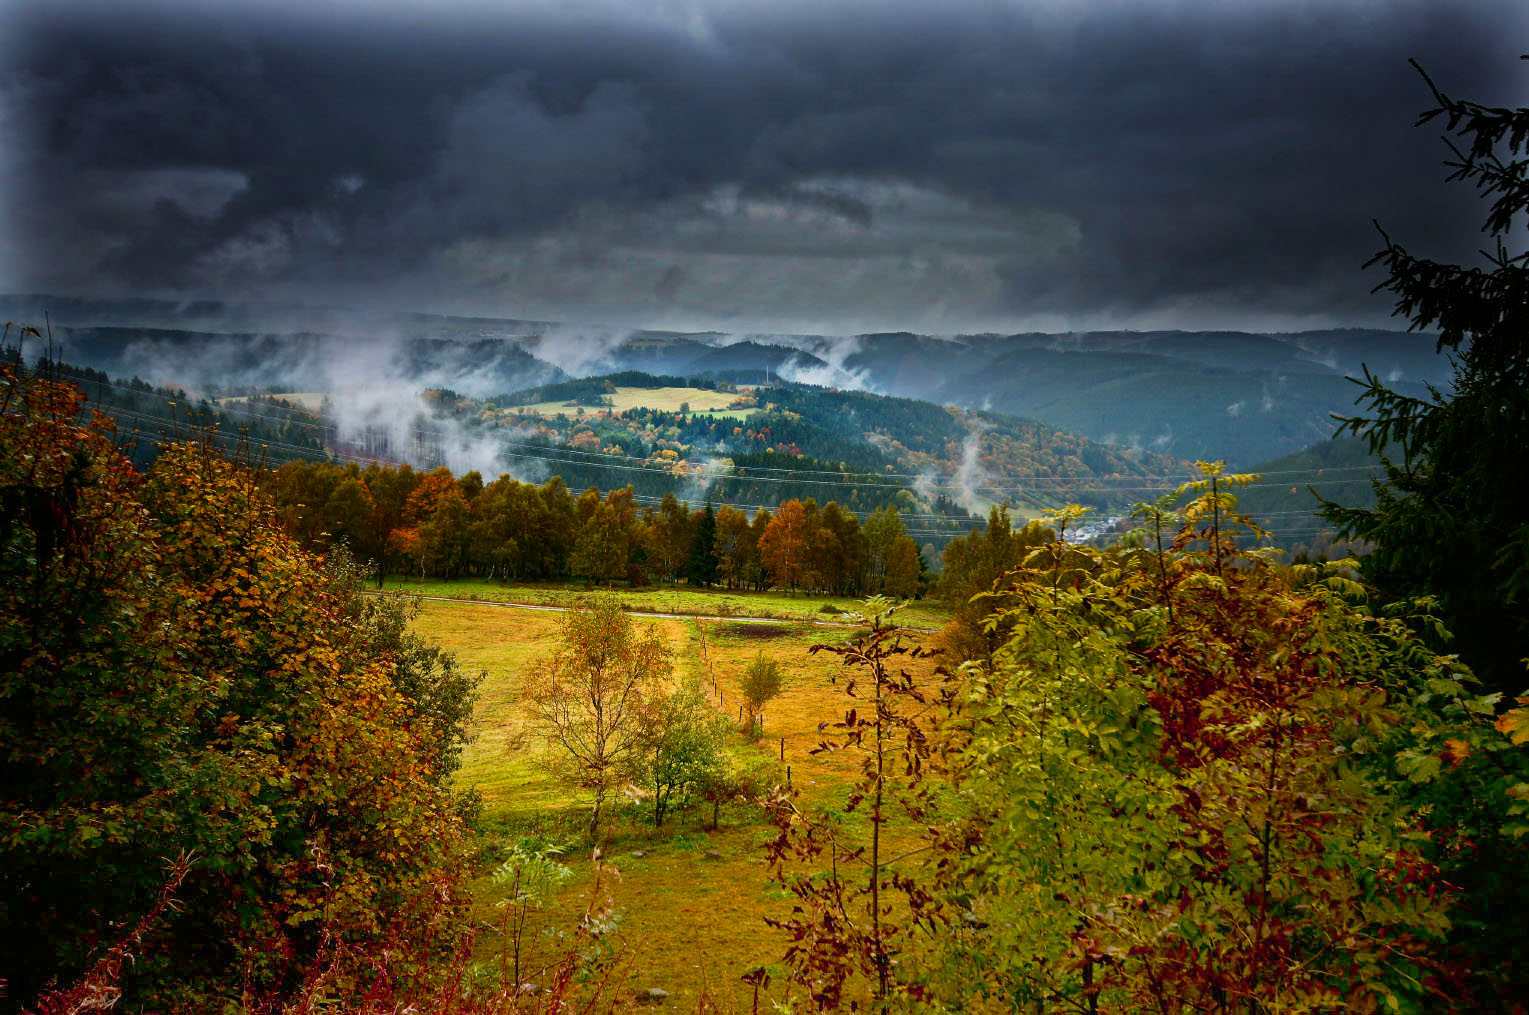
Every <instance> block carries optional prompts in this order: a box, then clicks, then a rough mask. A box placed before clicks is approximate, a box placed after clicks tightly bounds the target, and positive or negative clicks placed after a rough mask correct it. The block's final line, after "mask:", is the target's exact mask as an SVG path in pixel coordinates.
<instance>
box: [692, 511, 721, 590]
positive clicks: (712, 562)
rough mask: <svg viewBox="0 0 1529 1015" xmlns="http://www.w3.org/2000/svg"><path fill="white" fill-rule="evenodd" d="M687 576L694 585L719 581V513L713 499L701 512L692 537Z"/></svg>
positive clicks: (711, 583)
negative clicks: (714, 507) (712, 503)
mask: <svg viewBox="0 0 1529 1015" xmlns="http://www.w3.org/2000/svg"><path fill="white" fill-rule="evenodd" d="M685 577H686V578H688V579H690V582H691V584H693V585H708V586H709V585H715V584H716V583H717V579H718V577H719V574H718V570H717V514H716V512H715V511H713V510H712V508H711V501H707V502H706V510H705V511H702V512H701V517H700V518H699V519H698V520H697V521H696V526H695V532H694V533H693V534H692V535H691V537H690V559H689V560H688V561H687V562H686V564H685Z"/></svg>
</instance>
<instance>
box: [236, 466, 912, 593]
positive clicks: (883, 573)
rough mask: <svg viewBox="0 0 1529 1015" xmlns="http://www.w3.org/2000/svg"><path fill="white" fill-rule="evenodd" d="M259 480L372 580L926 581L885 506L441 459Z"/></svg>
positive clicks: (878, 588) (873, 584) (799, 585)
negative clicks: (488, 469)
mask: <svg viewBox="0 0 1529 1015" xmlns="http://www.w3.org/2000/svg"><path fill="white" fill-rule="evenodd" d="M263 483H264V486H265V490H266V492H267V494H268V495H269V496H270V497H271V499H272V501H273V502H274V503H275V505H276V507H277V510H278V512H279V515H280V517H281V519H282V523H283V525H284V526H285V528H286V530H287V532H288V533H290V534H291V535H292V536H293V537H294V538H295V539H296V540H297V541H298V542H299V543H300V544H302V545H304V546H307V547H311V548H319V549H322V548H327V547H333V546H341V545H343V546H345V547H347V548H348V549H349V551H350V552H351V553H353V554H354V555H355V556H356V557H357V558H358V559H361V560H370V561H373V562H375V565H376V574H377V580H378V582H379V583H381V582H382V581H383V580H384V578H385V576H386V575H388V574H415V575H419V576H421V577H435V578H445V579H451V578H460V577H466V576H475V577H482V578H491V579H500V580H505V581H544V580H556V579H570V578H571V579H582V580H584V581H586V582H588V583H591V584H595V583H599V584H609V583H611V582H616V581H625V582H629V583H631V584H633V585H644V584H648V583H650V582H678V581H685V582H689V583H691V584H693V585H699V586H711V585H718V584H721V585H724V586H726V587H727V588H729V589H753V590H764V589H768V588H778V589H785V590H788V591H793V592H807V593H821V594H830V595H841V596H843V595H848V596H859V595H872V594H885V595H890V596H898V597H903V598H910V597H915V596H919V595H922V594H923V593H924V592H925V591H926V590H927V589H928V587H929V576H928V566H927V564H926V562H925V560H924V558H923V555H922V554H921V553H920V551H919V547H918V544H917V543H916V542H915V541H914V539H913V537H912V536H910V535H909V534H908V530H907V527H906V525H905V524H904V523H903V520H902V517H901V515H900V514H899V513H898V511H897V509H896V508H894V507H884V508H878V509H877V510H876V511H873V512H872V513H871V514H870V516H869V517H868V518H867V519H866V521H865V522H864V523H863V524H862V523H861V521H860V518H859V516H858V515H856V514H855V513H854V512H853V511H850V510H846V509H845V508H842V507H840V506H839V505H838V504H837V503H836V502H834V501H829V502H828V503H827V504H823V505H820V504H818V502H817V501H816V500H815V499H813V498H807V499H805V500H801V499H794V498H793V499H791V500H787V501H785V502H784V503H782V504H781V505H780V506H779V507H777V508H776V509H775V510H774V511H771V510H768V509H764V508H761V509H759V510H757V511H756V512H755V513H754V514H753V515H752V516H750V515H749V514H748V513H747V512H745V511H743V510H741V509H738V508H734V507H731V506H729V505H726V504H723V505H721V506H717V507H714V506H713V505H711V504H710V503H708V504H707V505H706V506H705V507H704V508H701V509H695V508H692V507H690V506H689V505H688V504H687V503H685V502H682V501H680V500H679V499H678V498H677V497H675V496H674V495H673V494H667V495H665V496H664V498H663V499H662V500H661V501H660V502H659V504H658V505H656V506H653V505H641V504H639V502H638V500H637V495H636V494H635V492H634V491H633V488H632V487H630V486H628V487H624V488H621V489H618V490H611V491H609V492H607V493H606V494H604V495H603V496H602V495H601V493H600V491H599V490H598V489H596V488H595V487H590V488H588V489H586V490H585V491H584V492H583V493H580V494H575V493H574V492H573V491H572V490H571V489H569V487H568V485H567V484H566V483H565V482H564V481H563V480H562V478H561V477H553V478H552V479H549V480H547V481H546V482H544V483H541V484H539V485H538V484H534V483H526V482H521V481H519V480H517V479H514V478H513V477H511V476H509V475H503V476H500V477H499V478H498V479H495V480H493V481H492V482H488V483H485V482H484V481H483V477H482V476H481V475H480V474H479V473H477V472H469V473H466V474H465V475H463V476H460V477H458V476H454V475H453V474H452V473H451V471H450V470H449V469H446V468H444V467H443V468H439V469H435V470H434V471H431V472H421V471H417V470H415V469H413V468H412V467H411V466H409V465H401V466H398V467H396V468H395V467H391V466H383V465H378V464H373V465H370V466H368V467H366V468H365V469H363V468H361V467H360V466H358V465H356V464H350V465H344V466H341V465H334V464H329V463H324V462H311V461H291V462H287V463H285V464H284V465H282V466H281V467H280V468H278V469H276V470H274V471H272V472H269V473H267V474H265V478H264V480H263Z"/></svg>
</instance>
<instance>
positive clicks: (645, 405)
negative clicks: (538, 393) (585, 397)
mask: <svg viewBox="0 0 1529 1015" xmlns="http://www.w3.org/2000/svg"><path fill="white" fill-rule="evenodd" d="M609 397H610V400H611V404H610V409H611V411H612V412H625V411H627V410H628V409H657V410H658V411H660V412H679V411H680V406H682V405H689V406H690V411H691V412H694V413H697V414H705V415H710V416H714V417H717V418H722V417H729V416H730V417H735V418H740V419H741V418H742V417H744V416H747V415H748V414H749V413H750V412H753V411H754V410H752V409H734V410H731V411H726V410H727V407H728V406H729V405H731V404H732V403H733V402H734V401H735V400H736V399H737V398H738V395H737V394H736V393H734V392H731V391H712V390H711V389H709V388H617V389H616V390H615V391H613V392H611V393H610V395H609ZM579 408H580V406H578V405H575V404H574V403H572V402H536V403H534V404H532V405H517V406H513V407H510V408H509V411H510V412H525V413H535V414H536V415H538V416H557V415H560V414H561V415H568V416H572V415H574V414H575V413H577V412H578V411H579ZM582 408H583V409H584V413H585V414H586V415H590V414H593V413H596V412H600V411H602V408H601V407H598V406H588V405H586V406H583V407H582Z"/></svg>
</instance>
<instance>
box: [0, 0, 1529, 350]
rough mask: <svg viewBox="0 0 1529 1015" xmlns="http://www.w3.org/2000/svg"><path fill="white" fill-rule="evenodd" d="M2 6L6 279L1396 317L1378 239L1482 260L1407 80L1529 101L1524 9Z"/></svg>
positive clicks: (2, 262)
mask: <svg viewBox="0 0 1529 1015" xmlns="http://www.w3.org/2000/svg"><path fill="white" fill-rule="evenodd" d="M6 6H7V12H6V13H4V14H0V29H3V39H0V56H3V57H4V64H3V67H4V69H3V70H0V81H3V85H0V132H3V134H0V146H3V151H0V172H3V175H0V181H3V182H0V202H3V204H0V207H3V208H4V211H5V216H6V223H7V226H8V227H7V228H6V230H5V231H4V233H5V234H4V236H3V237H0V290H4V291H10V292H39V291H41V292H54V293H72V294H90V293H120V292H135V293H144V294H156V295H198V296H202V295H213V296H224V297H231V298H261V299H277V300H299V301H307V302H324V303H334V304H342V305H351V306H357V307H366V308H410V309H421V310H435V311H446V312H465V313H479V314H491V315H500V316H511V317H517V316H518V317H531V318H538V319H560V320H572V321H581V322H606V323H613V324H618V325H632V326H638V325H643V326H653V327H677V328H719V329H724V330H731V331H812V332H827V333H840V334H844V333H852V332H857V331H865V330H874V329H908V330H920V331H928V332H944V333H951V332H957V331H964V330H1011V329H1013V330H1018V329H1031V328H1035V329H1044V330H1067V329H1082V328H1092V327H1110V326H1119V327H1241V328H1248V329H1288V328H1296V327H1304V326H1325V325H1332V324H1340V325H1342V324H1384V323H1385V322H1386V320H1387V312H1388V310H1389V306H1388V304H1387V303H1386V302H1385V301H1384V300H1383V299H1382V298H1380V297H1374V296H1370V295H1369V294H1368V290H1369V287H1370V286H1371V285H1373V284H1374V283H1375V282H1376V281H1377V280H1378V275H1377V274H1376V273H1375V272H1374V271H1372V272H1371V273H1370V274H1369V275H1365V274H1363V273H1361V272H1360V270H1359V268H1360V265H1361V264H1362V263H1363V262H1364V261H1365V259H1366V258H1367V256H1368V255H1369V254H1370V253H1371V252H1372V251H1373V250H1374V249H1375V248H1376V246H1377V242H1378V237H1377V234H1376V233H1375V232H1374V228H1373V226H1372V225H1371V219H1372V218H1378V219H1380V220H1381V222H1382V224H1383V225H1384V226H1385V227H1386V228H1387V229H1388V230H1389V231H1390V232H1391V233H1392V235H1393V236H1395V237H1396V238H1398V239H1399V240H1401V241H1402V242H1404V243H1405V244H1407V245H1408V246H1409V247H1410V248H1412V249H1414V250H1416V251H1418V252H1424V253H1429V254H1436V255H1440V256H1448V257H1454V258H1458V257H1461V256H1466V255H1469V254H1470V252H1471V251H1473V250H1474V249H1475V248H1476V247H1477V246H1479V245H1480V243H1481V237H1480V234H1479V232H1478V229H1479V225H1480V220H1481V218H1482V212H1481V208H1480V207H1479V206H1478V205H1477V204H1476V203H1475V201H1474V199H1473V198H1472V197H1471V196H1470V194H1469V193H1468V192H1464V191H1462V190H1461V188H1460V187H1459V186H1458V185H1455V186H1449V185H1446V184H1444V183H1443V182H1442V180H1443V176H1444V175H1445V170H1444V169H1443V168H1442V166H1441V160H1442V158H1443V157H1444V155H1445V151H1444V149H1443V147H1442V145H1441V144H1440V142H1439V141H1438V130H1437V128H1436V127H1429V128H1422V129H1415V128H1414V127H1413V126H1412V123H1413V121H1414V119H1415V117H1416V114H1417V113H1418V112H1419V111H1420V110H1421V109H1423V108H1425V107H1426V105H1427V104H1428V99H1429V96H1428V92H1427V90H1426V87H1425V86H1424V84H1423V82H1422V80H1421V79H1420V78H1419V77H1418V76H1417V75H1416V74H1415V73H1414V72H1413V71H1412V70H1411V68H1409V67H1408V66H1407V59H1408V58H1409V57H1415V58H1417V59H1418V60H1419V61H1421V62H1422V63H1423V64H1424V65H1425V67H1426V68H1427V69H1428V70H1429V72H1430V73H1431V74H1432V75H1433V77H1434V78H1435V80H1436V81H1437V82H1438V83H1439V84H1440V85H1441V86H1442V87H1444V88H1445V89H1446V90H1447V91H1450V92H1451V93H1454V94H1458V95H1461V96H1464V97H1469V98H1474V99H1477V100H1480V101H1484V102H1489V103H1493V104H1502V105H1508V104H1513V105H1521V104H1524V102H1525V100H1526V98H1529V64H1525V63H1524V62H1522V61H1520V60H1518V59H1517V56H1518V54H1519V53H1521V52H1526V51H1529V4H1525V3H1523V2H1522V0H1502V2H1499V0H1437V2H1433V3H1422V2H1407V0H1400V2H1357V0H1356V2H1347V3H1345V2H1316V0H1312V2H1304V3H1303V2H1295V0H1289V2H1268V3H1240V2H1234V0H1201V2H1195V0H1180V2H1138V3H1124V2H1116V3H1068V2H1064V0H1045V2H1039V3H1037V2H1025V3H1020V2H1000V0H992V2H982V3H975V2H974V3H964V2H958V0H942V2H919V3H905V2H902V0H875V2H868V3H849V2H836V0H815V2H811V3H796V2H791V0H770V2H744V0H733V2H722V0H718V2H669V3H665V2H636V0H632V2H628V3H595V2H587V3H579V2H566V0H565V2H553V0H544V2H534V0H533V2H518V3H488V2H486V0H485V2H477V3H473V2H467V0H438V2H435V3H430V4H418V5H409V4H402V3H392V4H376V3H372V4H362V3H359V2H344V0H341V2H338V3H329V4H319V3H312V2H302V3H299V2H296V0H294V2H290V3H280V2H275V0H270V2H255V0H249V2H246V3H243V4H237V3H235V4H228V3H224V4H202V3H190V2H185V3H170V2H158V0H135V2H133V3H123V2H120V0H113V2H110V3H106V2H81V0H48V2H46V3H44V2H42V0H20V2H17V0H12V2H11V3H9V4H7V5H6ZM208 8H212V9H215V11H216V13H213V12H210V11H209V10H208ZM313 8H322V13H314V12H313V11H312V10H311V9H313ZM506 9H507V10H508V12H507V10H506Z"/></svg>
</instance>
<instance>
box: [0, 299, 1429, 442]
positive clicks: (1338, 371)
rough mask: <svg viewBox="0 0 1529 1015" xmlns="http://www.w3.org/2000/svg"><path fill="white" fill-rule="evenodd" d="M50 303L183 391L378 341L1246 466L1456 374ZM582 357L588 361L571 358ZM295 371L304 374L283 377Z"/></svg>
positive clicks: (912, 340) (509, 380) (1355, 336)
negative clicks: (1002, 420)
mask: <svg viewBox="0 0 1529 1015" xmlns="http://www.w3.org/2000/svg"><path fill="white" fill-rule="evenodd" d="M44 312H47V314H48V316H49V318H50V319H51V321H52V324H53V327H54V333H55V338H56V339H60V340H62V341H63V342H64V343H65V344H66V346H68V347H69V352H68V355H69V356H70V358H71V359H74V360H77V361H79V362H81V363H84V364H87V365H89V366H93V367H96V368H98V369H105V370H110V371H112V372H114V373H122V374H131V373H143V372H144V369H145V368H144V367H143V366H142V365H141V362H142V360H143V358H144V351H145V350H151V351H154V352H156V353H160V354H169V358H170V359H171V360H172V361H173V362H174V365H175V367H176V369H177V371H178V375H177V376H175V377H173V378H160V379H165V380H170V379H173V380H176V381H180V382H187V381H195V380H196V379H197V378H196V377H195V376H192V375H194V374H195V373H196V371H197V370H198V369H205V370H207V371H210V372H212V373H213V374H221V375H226V374H227V372H228V371H229V370H231V369H237V370H238V371H240V372H241V376H240V380H245V381H258V380H260V379H261V378H262V376H264V377H265V379H266V380H267V382H270V383H286V384H290V383H293V382H294V381H293V377H292V376H290V375H291V374H293V373H296V374H298V375H302V374H304V373H311V372H312V367H311V366H309V364H311V363H313V362H315V361H319V360H323V361H325V362H329V363H331V364H332V363H334V362H336V361H340V362H343V361H344V359H345V357H347V356H354V357H357V358H358V360H362V361H364V360H365V359H366V357H367V356H370V355H373V354H374V353H375V352H376V350H378V349H385V350H386V351H387V355H388V356H389V357H390V362H389V363H388V364H387V370H388V371H389V375H390V376H393V375H398V374H401V375H402V376H403V377H405V378H410V377H415V378H418V379H419V380H421V381H422V382H424V383H429V384H434V385H441V386H446V387H451V388H456V389H459V390H464V391H478V392H483V393H486V392H490V391H507V390H514V389H519V388H527V387H533V386H535V385H538V384H546V383H552V382H556V381H559V380H565V379H567V378H569V377H570V376H592V375H597V374H607V373H611V372H615V371H621V370H639V371H644V372H647V373H652V374H663V375H674V376H692V377H694V376H707V377H713V378H717V379H719V380H729V381H731V382H733V383H758V382H759V381H762V380H766V379H770V378H784V379H786V380H800V381H805V382H809V383H814V384H820V385H827V386H833V387H843V388H855V389H864V390H869V391H874V392H879V393H883V394H890V395H897V396H901V397H908V398H919V399H926V400H929V401H934V402H937V403H940V404H950V405H955V406H958V407H961V408H963V409H967V410H973V411H977V410H991V411H995V412H1001V413H1005V414H1008V415H1012V416H1019V417H1024V418H1029V419H1035V420H1039V421H1041V422H1044V423H1047V424H1050V425H1052V426H1056V427H1060V428H1063V429H1066V430H1072V431H1076V432H1078V433H1080V434H1083V435H1085V436H1087V437H1089V438H1091V439H1093V440H1095V441H1101V442H1108V443H1114V444H1119V445H1123V446H1126V447H1132V446H1135V447H1141V448H1143V449H1146V450H1151V451H1155V452H1159V453H1162V454H1166V455H1169V456H1172V457H1176V458H1182V459H1189V460H1193V459H1197V458H1204V459H1225V460H1227V461H1228V463H1229V464H1230V465H1231V466H1232V467H1235V468H1242V467H1248V466H1251V465H1253V464H1254V463H1257V462H1261V461H1266V460H1268V459H1272V458H1277V457H1279V456H1281V455H1286V454H1292V453H1294V452H1297V451H1299V450H1300V449H1302V448H1305V447H1307V446H1309V445H1311V444H1314V443H1317V442H1319V441H1322V440H1324V439H1326V438H1327V437H1329V436H1330V435H1331V434H1332V432H1333V430H1334V422H1333V419H1332V416H1333V414H1334V413H1338V414H1344V413H1347V412H1349V411H1351V410H1352V405H1353V400H1354V397H1355V395H1357V393H1358V389H1357V388H1356V387H1355V386H1354V385H1352V384H1350V383H1349V382H1348V381H1346V380H1345V377H1347V376H1357V375H1358V374H1360V373H1361V371H1362V370H1363V369H1364V368H1366V367H1368V368H1369V369H1370V370H1371V371H1372V372H1374V373H1376V374H1378V375H1379V376H1381V377H1383V378H1386V379H1387V380H1388V381H1390V382H1391V383H1392V384H1393V386H1395V387H1396V388H1398V390H1401V391H1404V392H1407V393H1410V394H1422V393H1423V392H1424V391H1425V390H1426V389H1425V387H1424V385H1426V384H1434V385H1440V386H1442V385H1445V384H1447V382H1448V379H1449V376H1450V363H1449V360H1448V358H1447V357H1444V356H1440V355H1438V354H1437V353H1436V352H1435V337H1434V336H1432V335H1427V334H1416V333H1407V332H1400V331H1384V330H1378V329H1352V328H1351V329H1329V330H1310V331H1301V332H1292V333H1268V334H1265V333H1255V332H1238V331H1206V332H1189V331H1124V330H1114V331H1090V332H1077V333H1066V334H1051V333H1015V334H1008V335H1003V334H983V335H957V336H951V337H943V336H931V335H920V334H914V333H911V332H885V333H876V334H865V335H857V336H850V337H843V338H839V337H831V336H815V335H790V336H784V335H782V336H772V335H756V334H750V335H731V334H727V333H724V332H716V331H705V332H674V331H662V330H654V329H639V330H633V331H629V332H622V331H621V330H619V329H615V330H613V329H609V328H605V329H599V328H590V329H582V328H580V327H579V326H577V325H570V324H566V323H564V324H558V323H554V322H546V321H534V320H520V319H513V318H502V319H501V318H487V317H455V316H449V315H437V314H425V313H396V312H355V311H349V310H346V309H344V308H334V307H284V306H275V305H265V304H253V303H252V304H225V303H219V302H217V301H209V300H202V301H195V302H187V303H175V302H172V301H168V300H153V299H126V300H92V299H81V298H72V297H52V296H43V295H26V296H0V314H3V315H4V316H5V317H6V318H7V319H9V320H15V321H24V322H26V323H40V322H41V319H42V317H43V314H44ZM565 349H569V350H577V351H578V355H569V356H564V355H563V352H564V350H565ZM560 364H561V365H560ZM283 369H285V370H286V371H287V373H288V375H289V376H282V377H276V376H269V375H271V374H273V373H276V372H279V371H280V370H283ZM262 372H263V373H262ZM208 379H209V380H226V376H218V377H209V378H208Z"/></svg>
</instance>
